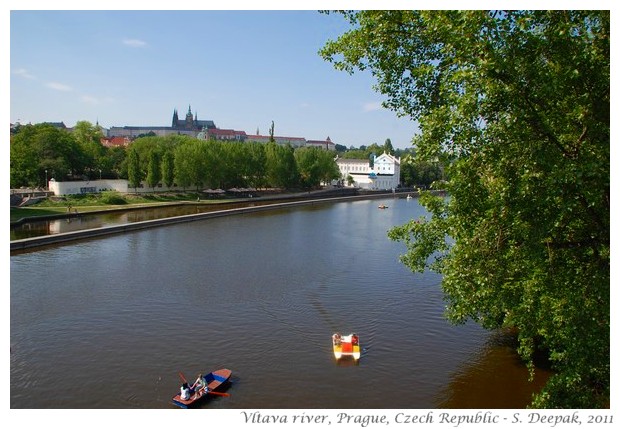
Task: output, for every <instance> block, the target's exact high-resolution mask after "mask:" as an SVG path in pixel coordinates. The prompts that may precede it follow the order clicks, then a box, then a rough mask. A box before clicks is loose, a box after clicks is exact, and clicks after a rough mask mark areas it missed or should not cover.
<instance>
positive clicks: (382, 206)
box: [379, 204, 388, 209]
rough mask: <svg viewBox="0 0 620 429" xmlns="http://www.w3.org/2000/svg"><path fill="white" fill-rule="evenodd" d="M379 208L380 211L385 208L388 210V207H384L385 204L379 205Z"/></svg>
mask: <svg viewBox="0 0 620 429" xmlns="http://www.w3.org/2000/svg"><path fill="white" fill-rule="evenodd" d="M379 208H380V209H387V208H388V206H386V205H385V204H381V205H380V206H379Z"/></svg>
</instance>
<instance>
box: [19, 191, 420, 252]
mask: <svg viewBox="0 0 620 429" xmlns="http://www.w3.org/2000/svg"><path fill="white" fill-rule="evenodd" d="M334 191H336V192H334ZM334 191H332V192H315V193H303V194H289V195H285V196H279V197H270V198H269V200H270V201H273V203H272V204H271V203H270V204H262V205H252V204H253V202H254V201H256V200H258V199H253V201H252V199H248V200H249V201H248V206H246V207H241V208H233V209H224V210H218V211H211V212H206V213H197V214H190V215H184V216H175V217H168V218H162V219H154V220H147V221H142V222H133V223H128V224H122V225H111V226H105V227H101V228H93V229H85V230H82V231H72V232H67V233H62V234H53V235H47V236H42V237H32V238H25V239H21V240H13V241H11V251H19V250H27V249H33V248H37V247H43V246H48V245H56V244H60V243H66V242H71V241H76V240H83V239H91V238H96V237H101V236H107V235H111V234H122V233H125V232H131V231H138V230H143V229H147V228H154V227H157V226H162V225H172V224H175V223H181V222H193V221H197V220H205V219H213V218H217V217H222V216H231V215H238V214H244V213H252V212H258V211H266V210H274V209H281V208H287V207H294V206H304V205H315V204H324V203H330V202H337V201H347V200H360V199H370V198H385V197H389V196H392V195H395V193H394V192H390V191H385V192H378V191H374V192H364V193H358V192H350V191H349V192H344V189H342V190H334ZM406 193H407V192H406ZM408 193H409V194H412V195H413V194H414V193H413V192H408ZM399 194H402V192H399ZM263 201H264V200H263ZM96 213H97V212H89V213H88V215H93V214H96ZM38 220H42V218H38Z"/></svg>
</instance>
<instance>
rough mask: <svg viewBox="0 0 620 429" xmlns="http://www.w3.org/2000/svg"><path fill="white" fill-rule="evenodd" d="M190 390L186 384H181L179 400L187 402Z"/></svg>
mask: <svg viewBox="0 0 620 429" xmlns="http://www.w3.org/2000/svg"><path fill="white" fill-rule="evenodd" d="M190 396H191V395H190V389H189V386H188V385H187V383H183V384H182V385H181V399H183V400H184V401H187V400H188V399H189V397H190Z"/></svg>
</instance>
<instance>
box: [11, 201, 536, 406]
mask: <svg viewBox="0 0 620 429" xmlns="http://www.w3.org/2000/svg"><path fill="white" fill-rule="evenodd" d="M381 203H384V204H386V205H387V206H388V208H387V209H384V210H380V209H378V205H379V204H381ZM424 213H425V212H424V209H423V208H422V207H421V206H420V205H419V204H418V202H417V200H415V199H414V200H406V199H404V198H401V199H399V198H386V199H384V200H381V199H380V200H376V199H375V200H359V201H348V202H337V203H333V202H331V203H324V204H316V205H312V206H304V207H291V208H284V209H275V210H272V211H262V212H257V213H247V214H242V215H235V216H229V217H219V218H215V219H208V220H203V221H194V222H189V223H184V224H174V225H169V226H162V227H158V228H153V229H148V230H141V231H136V232H131V233H127V234H122V235H113V236H108V237H105V238H97V239H92V240H84V241H80V242H77V243H73V244H70V245H59V246H52V247H46V248H45V249H43V250H38V251H32V252H24V253H20V254H14V255H12V256H11V258H10V285H11V286H10V287H11V289H10V290H11V300H10V301H11V302H10V312H11V313H10V314H11V315H10V329H11V330H10V348H11V349H10V386H11V392H10V404H11V408H18V409H21V408H28V409H30V408H36V409H40V408H41V409H76V408H77V409H135V408H137V409H169V408H174V406H173V405H172V404H171V398H172V396H173V395H174V394H175V393H176V392H177V391H178V388H179V385H180V377H179V372H181V373H183V374H184V375H185V376H187V378H192V379H193V378H195V377H196V375H197V373H198V372H205V371H210V370H214V369H217V368H222V367H226V368H229V369H231V370H232V371H233V377H232V384H231V386H230V387H229V389H228V392H229V393H230V394H231V396H230V397H226V398H224V397H214V398H212V399H210V400H209V401H206V402H205V403H204V404H203V406H204V407H205V408H211V409H256V408H258V409H266V408H269V409H272V408H278V409H293V408H303V409H334V408H351V409H361V408H373V409H376V408H383V409H399V408H407V409H411V408H414V409H428V408H523V407H524V406H526V405H527V403H528V402H529V400H530V396H531V394H532V392H535V391H537V390H538V389H539V388H540V386H541V385H542V383H544V381H545V379H546V377H547V376H548V374H546V373H545V372H544V371H543V370H538V371H537V373H536V377H535V379H534V381H533V382H529V381H528V374H527V370H526V368H525V367H524V366H523V365H522V363H521V362H520V361H519V359H518V357H517V356H516V354H515V352H514V347H513V346H514V344H513V343H512V341H513V339H512V337H511V336H510V335H507V334H505V333H501V332H488V331H485V330H483V329H481V328H480V327H478V326H477V325H475V324H473V323H468V324H465V325H459V326H452V325H450V324H449V323H448V322H446V321H445V319H444V317H443V309H444V302H443V300H442V294H441V290H440V281H441V278H440V276H439V275H437V274H434V273H423V274H415V273H412V272H411V271H409V270H408V269H407V268H406V267H404V266H403V265H402V264H401V263H400V262H399V261H398V257H399V255H400V254H402V253H403V252H404V251H405V249H404V245H403V244H402V243H398V242H393V241H390V240H389V239H388V238H387V231H388V230H389V229H390V228H391V227H392V226H395V225H400V224H403V223H405V222H406V221H407V220H409V219H411V218H417V217H419V216H422V215H424ZM336 331H339V332H341V333H345V334H346V333H350V332H356V333H357V334H359V336H360V342H361V345H362V357H361V359H360V361H359V362H358V363H357V364H353V363H351V362H341V363H338V362H336V361H335V360H334V358H333V354H332V352H331V341H330V337H331V335H332V333H334V332H336ZM33 392H36V394H33Z"/></svg>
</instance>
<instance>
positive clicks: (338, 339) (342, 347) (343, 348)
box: [332, 332, 361, 360]
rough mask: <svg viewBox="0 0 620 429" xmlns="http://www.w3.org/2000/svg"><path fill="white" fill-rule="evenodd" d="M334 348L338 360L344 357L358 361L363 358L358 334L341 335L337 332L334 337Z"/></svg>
mask: <svg viewBox="0 0 620 429" xmlns="http://www.w3.org/2000/svg"><path fill="white" fill-rule="evenodd" d="M332 346H333V348H334V356H335V357H336V359H338V360H340V359H341V358H343V357H352V358H353V359H355V360H358V359H359V358H360V356H361V352H360V339H359V336H358V335H357V334H349V335H340V334H339V333H337V332H336V333H335V334H334V335H332Z"/></svg>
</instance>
